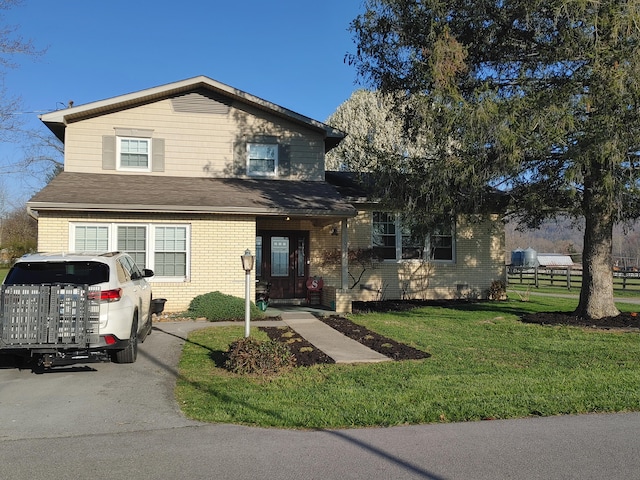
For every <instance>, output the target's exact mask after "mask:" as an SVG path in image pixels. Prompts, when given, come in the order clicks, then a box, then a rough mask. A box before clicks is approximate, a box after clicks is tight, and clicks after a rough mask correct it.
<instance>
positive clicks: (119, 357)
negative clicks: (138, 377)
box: [113, 312, 138, 363]
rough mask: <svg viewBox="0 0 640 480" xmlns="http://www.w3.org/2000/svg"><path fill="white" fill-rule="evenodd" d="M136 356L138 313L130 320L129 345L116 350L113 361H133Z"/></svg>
mask: <svg viewBox="0 0 640 480" xmlns="http://www.w3.org/2000/svg"><path fill="white" fill-rule="evenodd" d="M137 357H138V313H137V312H136V313H135V314H134V315H133V322H131V335H130V336H129V345H127V347H126V348H123V349H122V350H118V351H117V352H115V353H114V355H113V360H114V361H115V363H133V362H135V361H136V358H137Z"/></svg>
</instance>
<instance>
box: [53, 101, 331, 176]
mask: <svg viewBox="0 0 640 480" xmlns="http://www.w3.org/2000/svg"><path fill="white" fill-rule="evenodd" d="M243 108H244V107H243ZM116 128H118V129H145V130H152V137H153V138H162V139H164V143H165V162H164V163H165V165H164V171H163V172H153V173H152V174H154V175H166V176H182V177H203V176H212V177H227V176H235V175H236V172H237V171H238V167H241V168H242V170H244V166H245V163H244V162H243V160H244V158H236V156H237V154H236V146H237V145H239V144H245V143H246V141H247V140H250V139H251V138H253V137H256V136H258V135H270V136H274V137H277V139H278V142H279V143H280V144H283V145H287V146H288V152H289V157H290V159H289V160H290V167H289V169H288V170H289V172H290V175H289V177H287V178H289V179H296V180H301V179H303V180H318V181H320V180H324V139H323V136H322V135H321V134H320V133H317V132H315V131H312V130H308V129H305V128H304V127H301V126H299V125H297V124H294V123H292V122H289V121H286V120H284V119H282V118H280V117H276V116H274V115H272V114H269V113H267V112H263V111H261V110H257V109H248V108H247V109H242V110H241V109H238V108H236V107H234V106H232V107H231V108H230V109H229V112H228V113H226V114H208V113H177V112H174V111H173V108H172V104H171V100H170V99H167V100H162V101H159V102H155V103H151V104H148V105H144V106H139V107H135V108H131V109H128V110H122V111H119V112H115V113H110V114H106V115H102V116H98V117H94V118H90V119H86V120H83V121H80V122H76V123H70V124H69V125H68V126H67V130H66V145H65V170H66V171H70V172H85V173H113V174H121V175H122V174H124V175H126V174H136V172H120V171H116V170H103V167H102V137H103V136H109V135H115V134H116V130H115V129H116Z"/></svg>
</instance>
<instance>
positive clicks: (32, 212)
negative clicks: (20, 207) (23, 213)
mask: <svg viewBox="0 0 640 480" xmlns="http://www.w3.org/2000/svg"><path fill="white" fill-rule="evenodd" d="M27 215H29V216H30V217H31V218H33V219H34V220H35V221H38V213H37V212H36V211H35V210H34V209H32V208H31V207H30V206H29V205H27Z"/></svg>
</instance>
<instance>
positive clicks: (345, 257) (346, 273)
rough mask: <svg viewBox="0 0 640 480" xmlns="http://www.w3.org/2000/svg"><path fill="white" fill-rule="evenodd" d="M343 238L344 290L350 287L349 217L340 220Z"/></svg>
mask: <svg viewBox="0 0 640 480" xmlns="http://www.w3.org/2000/svg"><path fill="white" fill-rule="evenodd" d="M340 224H341V238H342V290H348V289H349V233H348V231H347V219H346V218H345V219H344V220H342V222H340Z"/></svg>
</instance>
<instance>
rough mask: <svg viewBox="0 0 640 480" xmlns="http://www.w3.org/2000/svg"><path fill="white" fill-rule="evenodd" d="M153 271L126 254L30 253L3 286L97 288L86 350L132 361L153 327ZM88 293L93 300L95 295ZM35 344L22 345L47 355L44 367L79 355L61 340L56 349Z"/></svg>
mask: <svg viewBox="0 0 640 480" xmlns="http://www.w3.org/2000/svg"><path fill="white" fill-rule="evenodd" d="M151 276H153V271H151V270H148V269H144V270H140V269H139V268H138V267H137V266H136V264H135V262H134V261H133V259H132V258H131V257H130V256H129V255H127V254H126V253H120V252H111V253H104V254H84V253H83V254H76V253H69V254H33V255H26V256H24V257H22V258H20V259H19V260H18V261H17V262H16V263H15V265H14V266H13V267H12V268H11V270H10V271H9V273H8V274H7V277H6V278H5V280H4V285H9V286H11V285H39V286H44V285H64V286H74V285H76V286H84V285H86V286H89V288H90V289H91V291H97V290H98V289H99V292H100V298H99V327H98V335H97V336H96V335H94V336H93V337H92V340H91V342H90V343H88V344H87V345H85V347H86V350H87V352H91V353H94V354H95V353H107V354H109V356H110V357H111V359H112V360H113V361H115V362H117V363H133V362H135V361H136V357H137V353H138V342H139V341H140V342H142V341H144V339H145V337H146V336H147V335H148V334H149V333H150V332H151V327H152V325H151V322H152V314H153V313H160V312H158V311H155V312H154V310H153V308H157V305H158V303H157V302H153V301H152V295H151V287H150V286H149V284H148V283H147V280H146V278H148V277H151ZM5 288H6V287H5ZM89 294H90V295H93V297H91V296H90V298H91V300H93V302H94V303H95V301H96V300H98V299H97V294H96V293H94V294H91V292H90V293H89ZM3 302H4V299H3ZM162 305H163V304H162ZM154 306H156V307H154ZM56 308H61V307H56ZM160 311H162V310H161V309H160ZM40 322H42V320H40ZM37 347H38V348H36V346H35V345H31V346H28V347H26V348H27V349H28V350H30V355H31V356H34V354H35V355H41V356H43V357H45V358H46V359H47V360H45V361H44V363H45V366H52V365H53V364H54V363H55V362H56V359H60V358H62V359H63V360H64V357H70V358H71V357H73V355H77V352H70V350H73V348H65V347H64V345H62V347H61V346H60V345H59V342H58V344H56V345H55V347H56V348H54V349H47V348H44V347H46V345H41V344H40V345H38V346H37ZM34 352H35V353H34ZM13 353H19V354H20V353H22V354H24V352H13ZM41 362H42V360H41ZM47 363H48V365H47Z"/></svg>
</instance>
